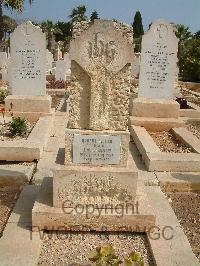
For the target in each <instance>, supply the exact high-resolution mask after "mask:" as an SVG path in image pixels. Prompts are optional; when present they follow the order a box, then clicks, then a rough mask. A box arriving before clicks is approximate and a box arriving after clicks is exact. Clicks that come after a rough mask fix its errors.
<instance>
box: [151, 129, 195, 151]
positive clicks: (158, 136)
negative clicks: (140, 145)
mask: <svg viewBox="0 0 200 266" xmlns="http://www.w3.org/2000/svg"><path fill="white" fill-rule="evenodd" d="M149 134H150V135H151V137H152V138H153V140H154V141H155V142H156V144H157V145H158V147H159V149H160V150H161V151H162V152H175V153H190V152H192V149H191V148H189V147H187V146H186V145H185V144H184V143H182V142H181V141H180V140H179V139H177V138H176V137H175V136H174V135H173V134H172V133H171V132H169V131H162V132H149Z"/></svg>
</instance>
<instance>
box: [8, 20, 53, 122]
mask: <svg viewBox="0 0 200 266" xmlns="http://www.w3.org/2000/svg"><path fill="white" fill-rule="evenodd" d="M10 46H11V62H10V66H9V72H10V73H9V81H10V86H11V93H12V95H9V96H8V97H7V98H6V100H5V104H6V110H10V106H12V111H13V114H14V115H21V114H23V113H26V115H28V114H27V113H30V119H31V117H32V118H33V117H34V118H33V119H38V116H39V117H40V116H41V115H42V114H49V113H51V97H50V96H49V95H46V37H45V34H44V33H43V32H42V30H41V29H40V28H39V27H38V26H34V25H33V24H32V23H31V22H30V21H28V22H25V23H23V24H21V25H19V26H18V27H17V28H16V29H15V31H14V32H13V33H12V34H11V39H10ZM33 112H34V116H33V115H32V113H33ZM24 115H25V114H24Z"/></svg>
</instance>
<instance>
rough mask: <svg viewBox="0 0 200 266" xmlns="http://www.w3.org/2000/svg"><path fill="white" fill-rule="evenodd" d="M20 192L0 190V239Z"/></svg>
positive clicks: (9, 189)
mask: <svg viewBox="0 0 200 266" xmlns="http://www.w3.org/2000/svg"><path fill="white" fill-rule="evenodd" d="M19 194H20V190H18V189H16V188H15V189H12V188H10V187H8V188H6V187H5V188H0V237H1V236H2V233H3V230H4V228H5V226H6V223H7V221H8V218H9V216H10V214H11V212H12V210H13V208H14V206H15V203H16V202H17V199H18V197H19Z"/></svg>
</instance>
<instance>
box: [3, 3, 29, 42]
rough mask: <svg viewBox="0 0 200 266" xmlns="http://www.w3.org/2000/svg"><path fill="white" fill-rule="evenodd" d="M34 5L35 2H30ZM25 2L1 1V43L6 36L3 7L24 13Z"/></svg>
mask: <svg viewBox="0 0 200 266" xmlns="http://www.w3.org/2000/svg"><path fill="white" fill-rule="evenodd" d="M28 1H29V3H30V4H32V2H33V0H28ZM24 2H25V0H0V42H1V41H2V38H3V36H4V31H3V7H4V6H5V7H6V8H9V9H11V10H16V11H18V12H22V11H23V8H24Z"/></svg>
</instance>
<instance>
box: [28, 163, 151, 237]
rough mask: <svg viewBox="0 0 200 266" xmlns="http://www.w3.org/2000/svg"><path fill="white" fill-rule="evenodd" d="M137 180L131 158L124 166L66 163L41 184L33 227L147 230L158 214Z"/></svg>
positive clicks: (84, 229)
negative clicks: (139, 188)
mask: <svg viewBox="0 0 200 266" xmlns="http://www.w3.org/2000/svg"><path fill="white" fill-rule="evenodd" d="M137 179H138V173H137V171H136V170H135V167H134V164H133V160H131V158H130V160H129V161H128V165H127V167H125V168H115V167H113V168H111V167H87V166H85V167H83V166H63V167H62V168H60V169H59V170H57V171H56V172H55V177H54V178H53V179H52V178H46V179H44V181H43V183H42V185H41V189H40V192H39V193H38V196H37V199H36V202H35V205H34V207H33V210H32V227H33V230H45V229H47V230H63V231H93V230H94V231H127V232H145V231H147V230H149V229H150V228H151V227H152V226H154V224H155V216H154V211H153V210H152V207H151V205H150V204H149V200H148V197H147V195H146V193H145V192H144V191H139V190H138V189H137ZM55 206H56V207H55Z"/></svg>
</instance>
